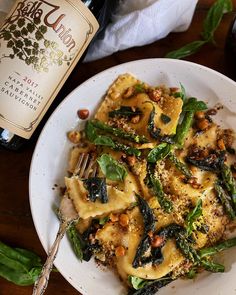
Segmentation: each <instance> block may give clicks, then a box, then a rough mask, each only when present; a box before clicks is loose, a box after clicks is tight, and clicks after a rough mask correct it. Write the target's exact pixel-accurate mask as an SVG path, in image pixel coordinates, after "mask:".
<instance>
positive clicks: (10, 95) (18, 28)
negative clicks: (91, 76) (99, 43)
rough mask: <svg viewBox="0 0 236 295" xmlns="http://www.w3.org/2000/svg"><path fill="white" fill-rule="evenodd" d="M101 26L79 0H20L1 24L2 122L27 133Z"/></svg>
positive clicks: (13, 131) (11, 129)
mask: <svg viewBox="0 0 236 295" xmlns="http://www.w3.org/2000/svg"><path fill="white" fill-rule="evenodd" d="M97 29H98V23H97V20H96V19H95V17H94V16H93V14H92V13H91V12H90V10H89V9H88V8H87V7H86V6H85V5H84V4H83V3H82V2H81V1H78V0H64V1H57V0H47V1H46V0H38V1H34V0H21V1H19V0H18V1H17V2H16V4H15V6H14V7H13V8H12V10H11V12H10V13H9V15H8V16H7V18H6V20H5V22H4V23H3V25H2V27H1V29H0V126H1V127H2V128H4V129H8V130H10V131H11V132H12V133H14V134H17V135H19V136H21V137H23V138H29V137H30V136H31V134H32V133H33V131H34V129H35V128H36V126H37V125H38V123H39V122H40V119H41V118H42V116H43V115H44V114H45V112H46V111H47V109H48V107H49V106H50V104H51V102H52V101H53V99H54V98H55V96H56V94H57V93H58V91H59V90H60V88H61V87H62V85H63V84H64V82H65V80H66V79H67V78H68V76H69V74H70V73H71V71H72V69H73V68H74V66H75V65H76V63H77V62H78V60H79V58H80V57H81V55H82V54H83V52H84V50H85V49H86V47H87V46H88V44H89V43H90V41H91V39H92V38H93V36H94V34H95V33H96V31H97Z"/></svg>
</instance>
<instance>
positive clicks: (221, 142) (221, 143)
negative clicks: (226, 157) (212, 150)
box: [217, 138, 225, 151]
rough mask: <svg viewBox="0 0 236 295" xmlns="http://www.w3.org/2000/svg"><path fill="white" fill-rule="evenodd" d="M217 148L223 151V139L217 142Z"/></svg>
mask: <svg viewBox="0 0 236 295" xmlns="http://www.w3.org/2000/svg"><path fill="white" fill-rule="evenodd" d="M217 146H218V148H219V149H220V150H221V151H223V150H225V143H224V140H223V138H220V139H218V140H217Z"/></svg>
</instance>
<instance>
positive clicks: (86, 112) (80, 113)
mask: <svg viewBox="0 0 236 295" xmlns="http://www.w3.org/2000/svg"><path fill="white" fill-rule="evenodd" d="M77 114H78V117H79V118H80V119H81V120H85V119H87V118H88V116H89V110H87V109H81V110H78V112H77Z"/></svg>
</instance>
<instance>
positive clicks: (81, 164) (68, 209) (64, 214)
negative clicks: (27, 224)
mask: <svg viewBox="0 0 236 295" xmlns="http://www.w3.org/2000/svg"><path fill="white" fill-rule="evenodd" d="M96 172H97V162H96V160H95V157H93V156H92V157H91V156H90V155H89V154H86V153H82V154H81V155H80V157H79V160H78V162H77V165H76V167H75V171H74V175H78V176H79V178H85V179H86V178H88V177H89V176H90V175H91V176H92V177H95V176H96ZM59 218H60V226H59V230H58V232H57V236H56V239H55V241H54V243H53V245H52V247H51V248H50V250H49V254H48V257H47V260H46V262H45V264H44V266H43V269H42V272H41V274H40V276H39V278H38V280H37V281H36V282H35V284H34V289H33V294H32V295H42V294H43V293H44V292H45V290H46V288H47V285H48V280H49V276H50V273H51V270H52V267H53V262H54V260H55V258H56V255H57V252H58V248H59V244H60V242H61V240H62V238H63V237H64V235H65V233H66V231H67V229H68V228H69V226H70V225H71V224H72V222H74V221H76V220H78V218H79V216H78V213H77V212H76V211H75V208H74V205H73V202H72V201H71V199H69V198H68V196H67V195H64V196H63V198H62V200H61V203H60V208H59Z"/></svg>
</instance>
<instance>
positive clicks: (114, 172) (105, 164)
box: [97, 154, 128, 181]
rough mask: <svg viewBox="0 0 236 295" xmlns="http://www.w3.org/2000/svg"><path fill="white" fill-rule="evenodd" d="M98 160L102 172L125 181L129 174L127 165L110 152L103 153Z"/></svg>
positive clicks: (109, 176) (114, 179) (109, 177)
mask: <svg viewBox="0 0 236 295" xmlns="http://www.w3.org/2000/svg"><path fill="white" fill-rule="evenodd" d="M97 162H98V164H99V166H100V168H101V170H102V173H103V174H104V175H105V176H106V178H108V179H110V180H113V181H124V179H125V177H126V176H127V175H128V173H127V170H126V169H125V167H124V166H123V165H121V164H120V163H118V161H116V160H115V159H113V158H112V157H111V156H109V155H108V154H103V155H102V156H101V157H100V158H98V159H97Z"/></svg>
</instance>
